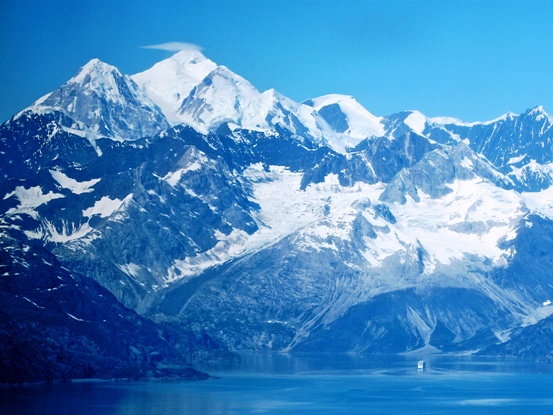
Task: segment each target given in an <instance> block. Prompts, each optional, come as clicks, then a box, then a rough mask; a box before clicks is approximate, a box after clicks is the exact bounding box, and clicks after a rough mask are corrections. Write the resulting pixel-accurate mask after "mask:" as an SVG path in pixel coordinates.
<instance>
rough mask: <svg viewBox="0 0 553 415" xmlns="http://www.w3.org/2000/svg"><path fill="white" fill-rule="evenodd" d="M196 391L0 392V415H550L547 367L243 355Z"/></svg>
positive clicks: (154, 386) (127, 387)
mask: <svg viewBox="0 0 553 415" xmlns="http://www.w3.org/2000/svg"><path fill="white" fill-rule="evenodd" d="M206 369H209V370H210V373H212V374H215V375H217V376H219V379H212V380H208V381H199V382H159V383H158V382H136V383H126V382H121V383H113V382H74V383H71V384H63V385H62V384H56V385H43V386H35V387H26V388H8V389H1V390H0V413H1V414H13V415H19V414H36V415H41V414H56V415H58V414H62V415H63V414H85V415H100V414H101V415H111V414H117V415H127V414H128V415H130V414H132V415H150V414H152V415H153V414H156V415H158V414H171V415H172V414H179V415H182V414H184V415H186V414H194V415H215V414H218V415H219V414H240V415H244V414H283V415H286V414H302V415H309V414H317V415H324V414H333V415H336V414H348V415H350V414H383V415H385V414H402V415H407V414H463V415H465V414H467V413H471V414H472V415H476V414H528V413H535V412H537V411H545V413H551V409H553V367H552V365H549V364H534V363H528V362H509V361H499V360H498V361H490V360H479V359H474V358H459V357H457V358H454V357H433V358H430V359H427V369H426V370H424V371H422V372H421V371H418V370H417V369H416V359H414V358H407V357H386V356H381V357H361V356H330V355H326V356H303V357H297V356H296V357H292V356H288V355H279V354H249V355H244V357H243V360H242V362H241V363H240V364H239V365H237V366H234V367H230V366H229V367H211V368H206Z"/></svg>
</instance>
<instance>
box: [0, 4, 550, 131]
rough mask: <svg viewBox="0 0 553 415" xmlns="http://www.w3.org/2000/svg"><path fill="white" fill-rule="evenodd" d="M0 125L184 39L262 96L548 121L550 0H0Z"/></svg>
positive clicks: (141, 65) (159, 55)
mask: <svg viewBox="0 0 553 415" xmlns="http://www.w3.org/2000/svg"><path fill="white" fill-rule="evenodd" d="M0 8H1V10H2V11H1V13H0V52H1V55H0V56H1V57H0V59H1V60H2V62H1V65H0V96H1V97H2V98H1V99H0V120H2V121H3V120H6V119H8V118H9V117H10V116H11V115H13V114H14V113H16V112H18V111H20V110H21V109H23V108H25V107H26V106H28V105H30V104H31V103H32V102H33V101H35V100H36V99H38V98H39V97H40V96H42V95H44V94H46V93H48V92H50V91H52V90H53V89H55V88H57V87H58V86H60V85H62V84H63V83H65V82H66V81H67V80H68V79H69V78H70V77H72V76H73V75H74V74H75V73H76V72H77V71H78V70H79V68H80V67H81V66H83V65H84V64H85V63H86V62H88V61H89V60H90V59H92V58H99V59H101V60H103V61H105V62H107V63H110V64H112V65H115V66H117V67H118V68H119V69H120V70H121V71H122V72H123V73H126V74H134V73H136V72H140V71H142V70H145V69H147V68H149V67H150V66H152V65H153V64H154V63H155V62H157V61H159V60H162V59H164V58H166V57H168V56H170V53H169V52H166V51H161V50H152V49H144V48H142V47H141V46H145V45H152V44H160V43H165V42H172V41H176V42H188V43H193V44H196V45H199V46H201V47H202V48H203V52H204V54H205V55H206V56H207V57H208V58H210V59H212V60H213V61H215V62H216V63H218V64H220V65H225V66H227V67H229V68H230V69H231V70H232V71H234V72H236V73H237V74H239V75H241V76H243V77H244V78H246V79H248V80H249V81H250V82H251V83H252V84H253V85H254V86H255V87H257V88H258V89H259V90H261V91H262V90H265V89H268V88H275V89H276V90H278V91H279V92H280V93H282V94H284V95H286V96H288V97H290V98H292V99H294V100H296V101H302V100H305V99H308V98H313V97H316V96H320V95H324V94H328V93H341V94H348V95H353V96H355V97H356V98H357V100H358V101H359V102H360V103H361V104H363V105H364V106H365V107H366V108H367V109H368V110H369V111H370V112H372V113H373V114H376V115H386V114H391V113H394V112H398V111H401V110H405V109H418V110H420V111H422V112H423V113H424V114H426V115H428V116H442V115H448V116H453V117H457V118H460V119H462V120H465V121H484V120H489V119H493V118H495V117H498V116H500V115H501V114H503V113H505V112H507V111H513V112H517V113H519V112H523V111H525V110H526V109H528V108H531V107H534V106H536V105H543V106H544V107H545V109H546V110H548V111H549V113H553V24H552V22H553V1H549V0H535V1H532V0H526V1H524V0H520V1H514V0H504V1H491V0H490V1H488V0H478V1H476V0H475V1H471V0H456V1H449V0H434V1H430V0H421V1H414V0H413V1H409V0H401V1H399V0H398V1H395V0H382V1H370V0H369V1H361V0H359V1H347V0H342V1H340V2H338V1H334V0H333V1H325V0H319V1H308V0H303V1H302V0H294V1H287V0H280V1H269V0H266V1H264V0H255V1H249V0H234V1H217V0H203V1H200V0H198V1H186V0H181V1H170V0H166V1H154V0H149V1H144V0H118V1H117V0H111V1H107V0H94V1H92V0H90V1H88V0H66V1H59V0H48V1H46V0H2V2H1V3H0Z"/></svg>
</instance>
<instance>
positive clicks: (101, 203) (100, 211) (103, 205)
mask: <svg viewBox="0 0 553 415" xmlns="http://www.w3.org/2000/svg"><path fill="white" fill-rule="evenodd" d="M131 198H132V194H129V195H128V196H127V197H125V199H123V200H120V199H117V198H116V199H110V198H109V197H108V196H103V197H102V198H101V199H100V200H98V201H96V203H94V206H92V207H89V208H88V209H85V210H83V216H84V217H87V218H91V217H92V216H94V215H100V217H101V218H107V217H109V216H111V215H112V214H113V213H114V212H115V211H117V210H118V209H119V208H120V207H121V206H122V205H123V203H124V202H125V201H127V200H130V199H131Z"/></svg>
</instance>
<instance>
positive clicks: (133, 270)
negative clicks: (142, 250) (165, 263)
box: [117, 262, 142, 277]
mask: <svg viewBox="0 0 553 415" xmlns="http://www.w3.org/2000/svg"><path fill="white" fill-rule="evenodd" d="M117 268H119V269H120V270H121V271H123V272H124V273H125V274H127V275H128V276H129V277H138V275H139V274H140V270H141V269H142V267H141V266H140V265H138V264H135V263H132V262H130V263H128V264H122V265H117Z"/></svg>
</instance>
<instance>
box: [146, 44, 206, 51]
mask: <svg viewBox="0 0 553 415" xmlns="http://www.w3.org/2000/svg"><path fill="white" fill-rule="evenodd" d="M141 47H142V49H157V50H166V51H169V52H180V51H181V50H190V51H198V52H201V51H202V49H203V48H202V47H201V46H198V45H195V44H193V43H185V42H167V43H160V44H158V45H147V46H141Z"/></svg>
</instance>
